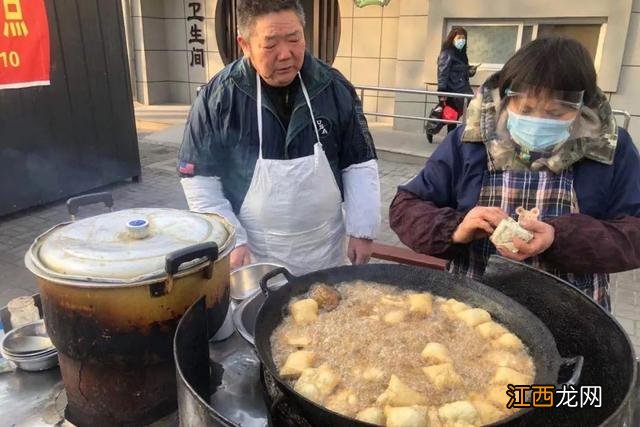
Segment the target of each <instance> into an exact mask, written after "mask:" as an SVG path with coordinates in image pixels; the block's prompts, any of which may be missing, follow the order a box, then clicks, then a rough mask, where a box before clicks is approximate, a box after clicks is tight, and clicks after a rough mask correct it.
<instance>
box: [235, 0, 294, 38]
mask: <svg viewBox="0 0 640 427" xmlns="http://www.w3.org/2000/svg"><path fill="white" fill-rule="evenodd" d="M236 8H237V9H236V11H237V17H238V33H239V34H240V35H241V36H243V37H249V33H250V32H251V27H252V26H253V24H254V20H255V19H256V18H257V17H259V16H262V15H266V14H269V13H274V12H282V11H286V10H291V11H293V12H295V14H296V15H298V18H300V23H301V24H302V26H303V27H304V10H303V9H302V5H301V4H300V2H299V1H298V0H238V3H237V6H236Z"/></svg>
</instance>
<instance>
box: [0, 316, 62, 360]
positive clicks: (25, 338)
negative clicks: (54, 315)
mask: <svg viewBox="0 0 640 427" xmlns="http://www.w3.org/2000/svg"><path fill="white" fill-rule="evenodd" d="M0 350H1V352H2V355H3V356H4V357H5V358H6V359H7V360H10V361H11V362H13V363H15V364H16V366H17V367H18V368H20V369H22V370H25V371H44V370H45V369H49V368H53V367H54V366H57V365H58V351H57V350H56V348H55V347H54V346H53V344H52V343H51V340H50V339H49V335H47V330H46V328H45V326H44V320H42V319H41V320H38V321H36V322H33V323H28V324H26V325H23V326H20V327H18V328H15V329H12V330H11V331H9V332H8V333H7V334H6V335H5V336H4V338H3V340H2V344H1V345H0Z"/></svg>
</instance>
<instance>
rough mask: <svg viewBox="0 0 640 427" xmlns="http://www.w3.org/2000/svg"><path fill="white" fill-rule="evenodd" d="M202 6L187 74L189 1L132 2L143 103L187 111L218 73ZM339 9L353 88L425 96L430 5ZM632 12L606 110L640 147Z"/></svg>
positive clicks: (386, 104) (413, 106)
mask: <svg viewBox="0 0 640 427" xmlns="http://www.w3.org/2000/svg"><path fill="white" fill-rule="evenodd" d="M201 1H202V4H203V11H202V13H203V14H204V16H205V21H204V22H202V23H201V27H203V30H204V33H205V39H206V46H205V49H206V68H205V69H198V68H192V67H189V62H188V61H189V50H190V47H188V46H187V39H188V37H189V36H188V26H187V21H186V18H185V17H186V15H185V13H188V12H189V10H190V9H189V8H188V6H187V3H188V2H189V0H132V7H131V11H132V18H131V23H132V26H131V27H132V33H133V43H132V44H133V46H134V50H135V53H134V55H133V56H134V59H135V70H136V76H137V81H136V88H137V96H138V98H139V99H138V100H139V101H140V102H143V103H158V102H165V103H190V102H192V100H193V99H194V97H195V90H196V88H197V87H198V86H199V85H201V84H204V83H206V82H207V81H208V80H209V79H210V78H211V77H212V76H213V75H215V74H216V73H217V72H218V71H220V70H221V69H222V68H223V64H222V60H221V59H220V55H219V53H218V45H217V40H216V37H215V19H214V18H215V8H216V6H217V0H201ZM338 2H339V7H340V16H341V38H340V43H339V45H338V53H337V57H336V59H335V62H334V64H333V65H334V67H336V68H337V69H339V70H340V71H341V72H342V73H343V74H344V75H345V76H346V77H347V78H349V79H350V80H351V81H352V82H353V84H354V85H359V84H360V85H370V86H385V87H398V88H413V89H424V88H425V65H424V64H425V51H426V47H427V46H431V45H432V44H433V43H436V44H437V45H439V44H440V42H441V40H431V41H430V40H427V34H428V28H427V27H428V18H429V16H428V15H429V7H430V2H429V0H391V2H390V3H389V4H388V5H387V6H386V7H379V6H367V7H364V8H358V7H356V6H355V5H354V2H353V0H338ZM480 3H482V1H480ZM632 10H633V13H632V15H631V20H630V24H629V31H628V35H627V41H626V45H625V49H624V59H623V65H622V70H621V76H620V81H619V85H618V88H617V91H616V92H615V93H613V94H611V103H612V106H613V107H614V108H617V109H625V110H628V111H630V112H631V113H632V115H633V116H634V117H633V119H632V122H631V123H632V124H631V129H630V130H631V134H632V136H633V137H634V140H635V141H636V142H637V143H638V144H639V145H640V125H638V124H637V123H640V101H639V100H640V86H639V85H638V84H637V82H638V81H640V0H633V7H632ZM358 93H359V92H358ZM414 98H415V97H414ZM364 104H365V110H369V111H378V112H385V113H393V112H394V111H395V112H396V113H398V114H408V115H420V116H422V115H423V114H424V108H425V107H424V100H422V101H419V100H416V99H412V98H411V97H406V96H405V97H403V96H394V95H392V94H389V93H382V92H381V93H378V94H376V93H375V92H366V96H365V102H364ZM369 120H370V121H382V122H387V123H394V127H395V128H396V129H401V130H415V131H421V129H422V122H418V121H408V120H395V121H394V120H393V119H389V118H375V117H369ZM621 120H622V118H620V123H621Z"/></svg>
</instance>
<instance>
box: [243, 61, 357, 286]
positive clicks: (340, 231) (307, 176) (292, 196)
mask: <svg viewBox="0 0 640 427" xmlns="http://www.w3.org/2000/svg"><path fill="white" fill-rule="evenodd" d="M298 78H299V79H300V86H301V88H302V92H303V93H304V97H305V100H306V102H307V105H308V106H309V112H310V114H311V121H312V123H313V128H314V130H315V134H316V143H315V144H314V146H313V155H311V156H306V157H300V158H297V159H289V160H271V159H264V158H263V157H262V85H261V82H260V76H259V75H257V73H256V85H257V100H258V102H257V108H258V135H259V140H260V151H259V154H258V160H257V161H256V167H255V170H254V171H253V179H252V180H251V185H250V186H249V190H248V191H247V194H246V196H245V198H244V202H243V204H242V208H241V209H240V214H239V216H238V219H239V220H240V222H241V223H242V226H243V227H244V228H245V229H246V231H247V241H248V245H249V249H250V250H251V254H252V257H253V261H254V262H272V263H276V264H281V265H283V266H285V267H287V268H288V269H289V270H290V271H291V272H292V273H293V274H297V275H299V274H304V273H308V272H311V271H315V270H320V269H324V268H329V267H335V266H338V265H344V264H346V261H347V257H346V238H345V237H346V233H345V228H344V221H343V217H342V197H341V195H340V189H339V188H338V185H337V183H336V180H335V177H334V175H333V171H332V170H331V166H330V165H329V161H328V160H327V156H326V155H325V154H324V150H323V149H322V144H320V136H319V134H318V128H317V126H316V121H315V118H314V116H313V110H312V109H311V102H310V100H309V94H308V93H307V88H306V86H305V85H304V82H303V81H302V77H301V76H300V73H298Z"/></svg>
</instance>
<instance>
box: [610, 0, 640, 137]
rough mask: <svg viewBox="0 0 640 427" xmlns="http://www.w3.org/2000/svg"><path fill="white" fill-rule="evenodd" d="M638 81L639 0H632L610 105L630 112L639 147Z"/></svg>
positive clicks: (639, 42) (639, 91)
mask: <svg viewBox="0 0 640 427" xmlns="http://www.w3.org/2000/svg"><path fill="white" fill-rule="evenodd" d="M638 82H640V0H634V1H633V7H632V9H631V20H630V21H629V31H628V33H627V40H626V43H625V47H624V57H623V59H622V68H621V71H620V80H619V82H618V88H617V90H616V92H615V93H613V94H612V95H611V105H612V106H613V107H614V108H617V109H622V110H627V111H629V112H630V113H631V115H632V118H631V124H630V126H629V132H630V133H631V136H632V137H633V140H634V142H635V143H636V145H637V146H639V147H640V85H639V84H638ZM619 123H621V121H620V122H619Z"/></svg>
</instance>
